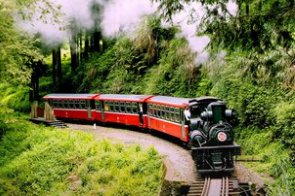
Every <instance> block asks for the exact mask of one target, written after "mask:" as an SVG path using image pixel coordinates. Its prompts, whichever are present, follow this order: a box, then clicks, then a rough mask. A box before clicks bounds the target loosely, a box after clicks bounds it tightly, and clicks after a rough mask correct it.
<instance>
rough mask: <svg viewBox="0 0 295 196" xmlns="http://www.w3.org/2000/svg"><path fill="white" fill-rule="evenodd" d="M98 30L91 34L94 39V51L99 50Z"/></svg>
mask: <svg viewBox="0 0 295 196" xmlns="http://www.w3.org/2000/svg"><path fill="white" fill-rule="evenodd" d="M100 37H101V35H100V32H98V31H96V32H95V33H94V34H93V41H94V51H97V52H99V51H100V45H99V41H100Z"/></svg>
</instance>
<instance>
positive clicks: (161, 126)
mask: <svg viewBox="0 0 295 196" xmlns="http://www.w3.org/2000/svg"><path fill="white" fill-rule="evenodd" d="M190 100H191V99H188V98H177V97H167V96H154V97H152V98H150V99H148V100H147V103H148V128H149V129H154V130H157V131H161V132H163V133H165V134H168V135H172V136H174V137H177V138H179V139H180V140H182V141H184V142H188V141H189V137H188V132H189V126H188V122H187V121H186V119H185V116H184V108H185V107H186V106H188V105H189V101H190Z"/></svg>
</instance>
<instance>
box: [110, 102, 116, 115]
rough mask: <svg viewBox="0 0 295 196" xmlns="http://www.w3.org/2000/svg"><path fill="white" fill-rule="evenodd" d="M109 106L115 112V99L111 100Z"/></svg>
mask: <svg viewBox="0 0 295 196" xmlns="http://www.w3.org/2000/svg"><path fill="white" fill-rule="evenodd" d="M109 107H110V111H111V112H115V103H114V102H113V101H109Z"/></svg>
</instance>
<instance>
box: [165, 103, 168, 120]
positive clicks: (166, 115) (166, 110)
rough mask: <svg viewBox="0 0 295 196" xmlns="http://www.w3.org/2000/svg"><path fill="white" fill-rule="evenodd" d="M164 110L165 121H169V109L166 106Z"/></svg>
mask: <svg viewBox="0 0 295 196" xmlns="http://www.w3.org/2000/svg"><path fill="white" fill-rule="evenodd" d="M164 110H165V120H169V118H168V115H169V111H168V107H167V106H165V107H164Z"/></svg>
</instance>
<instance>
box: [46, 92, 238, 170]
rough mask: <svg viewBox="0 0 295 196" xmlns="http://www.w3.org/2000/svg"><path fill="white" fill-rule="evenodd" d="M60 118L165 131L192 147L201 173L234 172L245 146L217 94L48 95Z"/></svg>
mask: <svg viewBox="0 0 295 196" xmlns="http://www.w3.org/2000/svg"><path fill="white" fill-rule="evenodd" d="M43 99H44V100H45V101H46V102H48V104H49V105H50V106H51V107H52V109H53V112H54V115H55V117H56V118H57V119H61V120H62V119H79V120H86V121H91V122H101V123H119V124H124V125H131V126H136V127H139V128H142V129H147V130H153V131H157V132H162V133H164V134H166V135H170V136H172V137H174V138H177V139H179V140H180V141H181V142H183V143H185V144H186V145H187V146H190V149H191V153H192V157H193V159H194V161H195V163H196V167H197V171H198V172H199V173H201V174H204V173H205V174H207V173H216V172H231V171H233V170H234V157H235V156H237V155H240V154H241V148H240V146H239V145H237V144H236V143H235V142H234V132H233V126H232V125H231V123H230V121H231V119H233V118H234V116H235V112H234V111H233V110H231V109H228V108H227V107H226V103H225V102H223V101H222V100H221V99H218V98H216V97H209V96H204V97H198V98H180V97H170V96H156V95H125V94H48V95H46V96H44V97H43Z"/></svg>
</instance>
